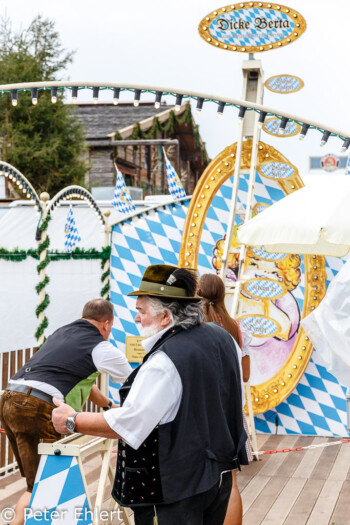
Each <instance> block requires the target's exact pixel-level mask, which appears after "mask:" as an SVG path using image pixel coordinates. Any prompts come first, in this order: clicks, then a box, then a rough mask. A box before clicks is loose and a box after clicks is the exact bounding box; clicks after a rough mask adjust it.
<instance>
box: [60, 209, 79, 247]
mask: <svg viewBox="0 0 350 525" xmlns="http://www.w3.org/2000/svg"><path fill="white" fill-rule="evenodd" d="M80 241H81V238H80V235H79V232H78V228H77V225H76V224H75V219H74V215H73V208H72V205H70V206H69V211H68V214H67V219H66V225H65V241H64V246H65V249H66V252H67V253H70V252H71V251H72V249H73V248H74V246H75V245H76V244H77V242H80Z"/></svg>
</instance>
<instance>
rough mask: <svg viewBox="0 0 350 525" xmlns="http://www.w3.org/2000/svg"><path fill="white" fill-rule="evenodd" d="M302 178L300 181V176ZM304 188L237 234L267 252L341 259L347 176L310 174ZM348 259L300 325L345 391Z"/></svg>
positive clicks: (345, 242) (348, 238)
mask: <svg viewBox="0 0 350 525" xmlns="http://www.w3.org/2000/svg"><path fill="white" fill-rule="evenodd" d="M303 178H304V177H303ZM304 182H305V183H306V186H305V187H303V188H301V189H300V190H298V191H296V192H295V193H292V194H291V195H288V196H287V197H285V198H283V199H281V200H280V201H279V202H277V203H276V204H273V205H272V206H271V207H269V208H267V209H266V210H264V211H262V212H261V213H260V214H259V215H257V216H256V217H254V218H253V219H251V220H250V221H248V222H247V223H246V224H244V225H243V226H241V227H240V228H239V229H238V235H237V239H238V242H240V243H242V244H247V245H249V246H254V245H263V246H264V248H265V250H266V251H269V252H282V253H300V254H318V255H333V256H338V257H343V256H344V255H346V254H347V253H348V252H349V251H350V176H344V175H336V176H335V175H321V176H320V175H318V176H317V175H316V176H314V175H312V176H309V177H305V178H304ZM349 287H350V260H349V261H348V262H347V263H346V264H345V265H344V266H343V268H342V269H341V271H340V272H339V273H338V275H337V276H336V277H335V279H333V280H332V282H331V284H330V286H329V288H328V290H327V293H326V295H325V297H324V299H323V300H322V301H321V304H320V305H319V306H318V308H316V309H315V310H314V311H313V312H312V313H311V314H310V315H308V316H307V317H305V318H304V319H303V320H302V321H301V324H302V326H303V328H304V330H305V332H306V333H307V335H308V336H309V338H310V340H311V342H312V344H313V345H314V347H315V348H316V349H317V353H318V356H319V357H320V358H321V360H322V361H323V363H324V365H325V366H326V368H327V370H328V371H329V372H331V373H333V374H334V375H335V376H336V377H337V378H338V380H339V381H340V382H341V383H343V384H344V385H346V386H347V387H348V388H350V289H349Z"/></svg>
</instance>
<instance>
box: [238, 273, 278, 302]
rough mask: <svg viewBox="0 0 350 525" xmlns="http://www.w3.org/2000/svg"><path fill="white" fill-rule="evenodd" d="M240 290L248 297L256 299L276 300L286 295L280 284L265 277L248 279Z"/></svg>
mask: <svg viewBox="0 0 350 525" xmlns="http://www.w3.org/2000/svg"><path fill="white" fill-rule="evenodd" d="M242 288H243V290H244V291H245V292H246V293H247V294H248V295H250V296H251V297H254V298H256V299H278V298H279V297H282V295H284V294H285V293H286V290H285V289H284V287H283V286H282V284H281V283H279V282H278V281H274V280H273V279H268V278H267V277H262V278H261V277H260V278H256V279H250V280H249V281H247V282H245V283H244V284H243V286H242Z"/></svg>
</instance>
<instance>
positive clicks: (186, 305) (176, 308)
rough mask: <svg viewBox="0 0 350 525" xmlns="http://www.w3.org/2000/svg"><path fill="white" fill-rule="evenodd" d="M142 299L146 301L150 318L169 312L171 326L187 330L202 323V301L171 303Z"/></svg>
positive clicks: (171, 301) (147, 297)
mask: <svg viewBox="0 0 350 525" xmlns="http://www.w3.org/2000/svg"><path fill="white" fill-rule="evenodd" d="M144 298H145V299H147V302H148V304H149V308H150V311H151V315H152V316H156V315H157V314H161V313H163V312H165V311H166V310H169V312H170V318H171V326H181V327H182V328H183V329H184V330H188V328H192V326H196V325H198V324H200V323H202V322H203V321H204V312H203V306H202V301H193V302H187V301H173V300H171V299H158V297H150V296H145V297H144Z"/></svg>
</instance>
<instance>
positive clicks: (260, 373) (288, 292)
mask: <svg viewBox="0 0 350 525" xmlns="http://www.w3.org/2000/svg"><path fill="white" fill-rule="evenodd" d="M232 185H233V177H231V178H230V179H227V180H226V182H224V184H223V185H221V186H220V188H219V190H218V191H217V193H216V195H215V196H214V198H213V201H212V204H211V206H210V208H209V210H208V213H207V215H206V218H205V221H204V226H203V232H202V236H201V240H200V246H199V255H198V273H199V275H201V274H203V273H207V272H218V271H219V269H220V264H221V262H220V261H221V255H222V253H223V244H224V238H225V235H226V229H227V224H228V218H229V210H230V205H231V196H232ZM254 191H255V194H254V202H253V204H254V213H260V212H261V211H262V210H263V209H265V208H266V207H267V206H270V205H271V204H273V203H274V202H276V201H278V200H280V199H281V198H283V197H284V196H285V194H284V192H283V191H282V189H281V187H280V185H279V183H278V180H274V179H273V178H268V177H264V176H263V175H260V174H259V173H256V183H255V190H254ZM247 192H248V175H242V176H241V178H240V184H239V191H238V215H237V218H236V223H237V225H238V224H239V223H240V222H241V221H242V218H243V216H244V210H245V202H246V197H247ZM189 202H190V197H186V198H183V199H180V200H177V201H175V202H174V203H169V204H166V205H160V206H158V207H156V208H154V209H152V210H149V211H147V212H142V213H139V214H138V215H136V216H133V217H132V218H129V219H124V220H122V221H119V222H118V223H116V224H115V225H114V226H113V229H112V238H111V244H112V254H111V301H112V303H113V305H114V309H115V321H114V326H113V328H112V334H111V338H112V342H113V343H115V344H116V346H118V348H120V349H121V350H124V349H125V337H126V336H127V335H130V336H138V335H139V331H138V327H137V325H136V323H135V322H134V319H135V317H136V309H135V306H136V300H135V298H134V297H127V294H128V293H129V292H131V291H133V290H135V289H137V288H138V286H139V284H140V282H141V278H142V275H143V273H144V271H145V269H146V267H147V266H148V265H150V264H172V265H176V264H177V262H178V257H179V252H180V245H181V237H182V232H183V228H184V224H185V218H186V213H187V210H188V206H189ZM236 252H237V253H235V236H234V238H233V241H232V246H231V250H230V260H229V264H228V272H227V276H226V278H227V279H228V280H231V281H233V282H234V281H235V280H236V277H237V268H238V248H237V250H236ZM343 263H344V261H343V260H342V259H335V258H326V273H327V283H329V282H330V280H331V279H332V278H333V277H334V276H335V275H336V273H337V272H338V271H339V269H340V268H341V266H342V265H343ZM245 273H248V276H249V287H248V288H247V289H243V290H242V295H241V297H240V307H239V312H238V318H239V320H240V323H241V325H242V326H243V327H244V328H245V329H246V330H248V331H250V332H251V335H252V345H251V384H252V385H258V384H261V383H263V382H265V381H268V380H269V379H270V378H271V377H272V376H274V374H276V373H277V372H278V370H279V369H280V368H281V367H282V366H283V365H284V363H285V362H286V360H287V358H288V356H289V354H290V352H291V351H292V349H293V345H294V344H295V341H296V338H297V335H298V331H299V329H300V319H301V313H302V311H303V304H304V292H305V288H304V282H305V271H304V260H303V257H302V256H299V255H297V254H294V255H293V254H292V255H290V254H282V255H281V254H279V255H277V254H268V253H266V252H264V250H263V249H254V250H249V251H248V253H247V258H246V266H245ZM134 366H137V364H134ZM110 395H111V397H112V398H113V399H114V400H115V401H117V400H118V385H113V384H111V385H110ZM276 421H278V432H279V433H283V434H304V435H321V436H347V435H348V434H347V428H346V398H345V388H344V387H343V386H342V385H340V384H339V382H338V381H337V380H336V379H335V377H334V376H332V375H331V374H329V373H328V372H327V371H326V369H325V368H324V367H323V366H322V365H321V363H320V362H318V359H317V352H315V351H314V352H313V355H312V357H311V360H310V362H309V364H308V366H307V368H306V372H305V374H304V375H303V376H302V379H301V381H300V382H299V384H298V385H297V386H296V388H295V389H294V391H293V393H292V394H291V395H289V397H287V398H286V399H285V400H284V401H283V402H282V403H280V404H279V405H278V406H277V407H275V408H274V409H273V410H269V411H268V412H265V413H263V414H259V415H257V416H256V417H255V424H256V428H257V431H258V432H266V433H275V431H276Z"/></svg>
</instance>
